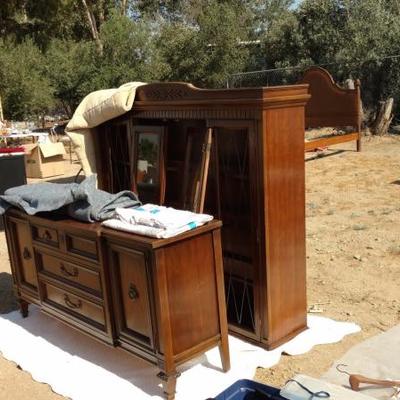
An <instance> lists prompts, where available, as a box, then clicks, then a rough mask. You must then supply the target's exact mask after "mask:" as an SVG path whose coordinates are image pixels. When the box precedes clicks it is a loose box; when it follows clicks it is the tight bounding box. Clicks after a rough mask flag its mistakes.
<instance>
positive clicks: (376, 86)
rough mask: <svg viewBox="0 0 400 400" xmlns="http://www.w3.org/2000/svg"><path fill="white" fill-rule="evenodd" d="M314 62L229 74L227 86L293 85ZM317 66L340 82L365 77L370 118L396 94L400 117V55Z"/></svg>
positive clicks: (363, 88) (363, 93)
mask: <svg viewBox="0 0 400 400" xmlns="http://www.w3.org/2000/svg"><path fill="white" fill-rule="evenodd" d="M311 66H315V65H304V66H296V67H287V68H275V69H266V70H260V71H250V72H242V73H237V74H233V75H231V76H230V77H229V79H228V81H227V87H228V88H241V87H256V86H279V85H293V84H295V83H297V82H299V81H300V80H301V78H302V76H303V75H304V72H305V70H306V69H308V68H310V67H311ZM317 66H319V67H322V68H325V69H326V70H328V71H329V73H330V74H331V75H332V77H333V79H334V80H335V82H337V83H338V84H339V85H344V83H345V81H346V80H347V79H359V80H360V81H361V97H362V101H363V106H364V111H365V113H366V118H373V116H374V113H375V112H376V109H377V107H378V105H379V101H382V100H386V99H387V98H389V97H393V98H394V102H395V107H394V112H395V116H396V117H397V119H398V120H400V104H399V103H400V55H393V56H388V57H383V58H380V59H377V60H368V61H364V62H355V63H347V64H344V63H330V64H322V65H317ZM397 122H398V121H396V123H397Z"/></svg>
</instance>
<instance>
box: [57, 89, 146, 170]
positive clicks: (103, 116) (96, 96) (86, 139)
mask: <svg viewBox="0 0 400 400" xmlns="http://www.w3.org/2000/svg"><path fill="white" fill-rule="evenodd" d="M142 85H145V83H142V82H129V83H125V84H124V85H122V86H120V87H119V88H117V89H105V90H98V91H96V92H92V93H90V94H88V95H87V96H86V97H85V98H84V99H83V100H82V101H81V103H80V104H79V106H78V107H77V109H76V110H75V113H74V115H73V117H72V119H71V121H69V123H68V125H67V127H66V129H65V131H66V133H67V135H68V136H69V137H70V139H71V141H72V143H73V145H74V148H75V152H76V154H77V156H78V159H79V161H80V163H81V165H82V168H83V172H84V173H85V175H86V176H89V175H92V174H94V173H96V157H95V148H94V138H93V135H94V134H95V130H94V129H93V128H95V127H96V126H99V125H100V124H102V123H103V122H106V121H109V120H110V119H113V118H116V117H118V116H120V115H122V114H125V113H126V112H127V111H129V110H130V109H131V108H132V105H133V102H134V100H135V95H136V89H137V88H138V87H139V86H142Z"/></svg>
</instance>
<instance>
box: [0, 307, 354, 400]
mask: <svg viewBox="0 0 400 400" xmlns="http://www.w3.org/2000/svg"><path fill="white" fill-rule="evenodd" d="M308 326H309V329H308V330H306V331H304V332H302V333H301V334H299V335H298V336H297V337H295V338H294V339H292V340H291V341H290V342H288V343H286V344H284V345H282V346H281V347H279V348H277V349H275V350H273V351H265V350H263V349H261V348H259V347H256V346H253V345H251V344H248V343H245V342H243V341H241V340H239V339H236V338H233V337H230V338H229V345H230V353H231V364H232V368H231V370H230V371H229V372H228V373H223V372H222V371H221V364H220V359H219V352H218V349H217V348H214V349H212V350H210V351H208V352H207V353H206V354H205V355H204V356H201V357H199V358H197V359H196V360H195V361H193V362H190V363H188V364H185V365H184V366H183V370H182V375H181V376H180V377H179V378H178V384H177V395H176V399H177V400H179V399H181V400H188V399H190V400H204V399H206V398H208V397H214V396H216V395H217V394H218V393H220V392H222V391H223V390H224V389H225V388H226V387H228V386H230V385H231V384H232V383H234V382H235V381H237V380H238V379H244V378H249V379H252V378H253V376H254V373H255V370H256V368H257V367H258V366H261V367H271V366H273V365H275V364H277V363H278V362H279V359H280V357H281V354H282V353H283V352H285V353H287V354H290V355H297V354H303V353H306V352H307V351H309V350H310V349H311V348H312V347H313V346H315V345H317V344H325V343H335V342H338V341H340V340H342V338H343V337H344V336H345V335H348V334H351V333H355V332H358V331H359V330H360V328H359V327H358V326H357V325H356V324H353V323H348V322H336V321H333V320H330V319H328V318H323V317H317V316H309V317H308ZM0 332H1V334H0V351H1V352H2V353H3V356H4V357H5V358H7V359H9V360H12V361H14V362H16V363H17V364H18V365H20V366H21V368H22V369H23V370H25V371H28V372H29V373H31V375H32V377H33V379H35V380H36V381H38V382H45V383H48V384H49V385H50V386H51V387H52V389H53V390H54V391H55V392H57V393H59V394H61V395H63V396H66V397H69V398H71V399H73V400H93V399H97V400H110V399H118V400H132V399H135V400H142V399H143V400H146V399H161V398H162V397H161V396H162V390H161V388H160V381H159V379H158V378H157V377H156V374H157V373H158V369H157V368H156V367H155V366H153V365H151V364H149V363H148V362H146V361H143V360H141V359H139V358H137V357H135V356H133V355H131V354H128V353H126V352H125V351H123V350H121V349H118V348H112V347H109V346H106V345H103V344H101V343H99V342H97V341H95V340H93V339H91V338H90V337H87V336H86V335H84V334H81V333H79V332H77V331H75V330H74V329H72V328H69V327H68V326H66V325H64V324H62V323H60V322H58V321H57V320H55V319H53V318H51V317H48V316H46V315H45V314H42V313H41V312H40V311H39V310H38V309H37V308H36V307H34V306H30V315H29V317H28V318H25V319H23V318H22V317H21V316H20V314H19V313H18V312H17V311H15V312H12V313H10V314H6V315H0ZM315 362H318V360H315Z"/></svg>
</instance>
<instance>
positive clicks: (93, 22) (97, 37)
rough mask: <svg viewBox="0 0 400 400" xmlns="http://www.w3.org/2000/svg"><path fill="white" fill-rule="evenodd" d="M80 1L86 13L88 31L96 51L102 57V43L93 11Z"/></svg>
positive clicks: (83, 0)
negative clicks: (94, 43)
mask: <svg viewBox="0 0 400 400" xmlns="http://www.w3.org/2000/svg"><path fill="white" fill-rule="evenodd" d="M81 1H82V4H83V7H84V8H85V11H86V17H87V20H88V23H89V28H90V31H91V33H92V38H93V40H94V41H95V42H96V47H97V51H98V53H99V54H100V55H103V43H102V42H101V40H100V35H99V31H98V29H97V24H96V17H95V16H94V13H93V9H92V8H91V7H90V6H89V5H88V3H87V1H86V0H81Z"/></svg>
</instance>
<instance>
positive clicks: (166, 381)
mask: <svg viewBox="0 0 400 400" xmlns="http://www.w3.org/2000/svg"><path fill="white" fill-rule="evenodd" d="M179 375H180V374H179V373H177V372H175V373H172V374H166V373H165V372H163V371H161V372H160V373H159V374H157V377H158V378H160V379H161V381H162V388H163V392H164V396H165V398H166V399H167V400H174V399H175V393H176V379H177V378H178V377H179Z"/></svg>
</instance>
